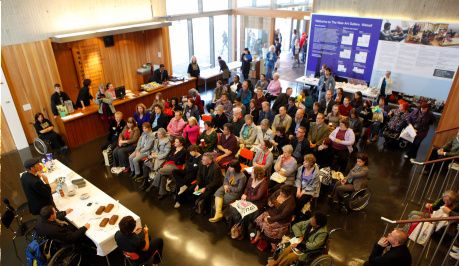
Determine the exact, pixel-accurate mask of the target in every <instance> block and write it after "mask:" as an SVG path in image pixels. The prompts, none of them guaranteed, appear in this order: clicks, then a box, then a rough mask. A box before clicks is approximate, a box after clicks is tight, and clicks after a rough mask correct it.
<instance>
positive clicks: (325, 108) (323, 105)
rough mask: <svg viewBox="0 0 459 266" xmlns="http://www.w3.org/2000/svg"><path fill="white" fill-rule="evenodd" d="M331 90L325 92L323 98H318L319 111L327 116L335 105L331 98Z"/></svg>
mask: <svg viewBox="0 0 459 266" xmlns="http://www.w3.org/2000/svg"><path fill="white" fill-rule="evenodd" d="M332 96H333V92H332V91H331V90H328V91H327V93H326V94H325V99H322V100H320V112H321V113H323V114H324V115H325V116H327V115H328V114H329V113H330V112H331V111H332V108H333V105H335V104H336V103H335V101H333V100H332Z"/></svg>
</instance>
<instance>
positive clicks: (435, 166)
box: [403, 156, 459, 205]
mask: <svg viewBox="0 0 459 266" xmlns="http://www.w3.org/2000/svg"><path fill="white" fill-rule="evenodd" d="M458 159H459V156H454V157H447V158H442V159H438V160H432V161H427V162H416V161H413V162H412V163H413V164H414V165H415V168H414V171H413V174H412V175H411V179H410V183H409V185H408V190H407V191H406V195H405V199H404V200H403V204H404V205H405V204H406V201H407V199H408V195H410V190H411V188H412V186H413V185H414V184H413V181H415V180H414V179H415V176H416V174H418V178H417V180H416V181H415V185H414V189H413V190H412V191H411V201H414V198H415V197H416V193H417V191H418V188H419V187H420V183H421V180H422V177H423V174H424V171H425V170H426V166H431V167H430V171H429V174H428V176H427V180H426V182H425V184H424V188H423V189H422V193H421V196H420V197H419V201H418V203H421V201H422V200H423V199H424V196H425V195H426V194H428V193H429V192H430V195H429V197H428V198H429V199H432V194H433V193H434V190H435V187H436V186H437V182H438V179H439V177H440V174H441V172H442V170H443V167H444V166H445V163H447V164H448V163H449V162H450V163H451V164H450V165H448V166H447V167H448V172H447V173H446V176H445V178H444V180H443V182H442V184H441V187H440V190H439V192H438V196H437V197H436V199H437V198H439V197H440V195H441V193H442V192H443V188H444V187H445V185H446V187H447V186H448V183H449V179H450V178H451V175H450V173H451V170H455V171H456V174H455V176H454V180H453V182H452V183H451V186H450V189H449V190H451V189H452V188H453V185H454V183H455V182H456V179H457V176H458V173H459V168H458V169H454V167H453V163H454V161H455V160H458ZM438 164H441V165H440V168H439V170H438V172H437V174H436V177H435V181H434V182H430V181H431V177H432V180H433V178H434V177H433V176H432V175H433V174H434V172H435V171H434V170H436V169H438ZM418 169H421V171H420V172H418ZM427 186H429V189H428V190H427V191H426V189H427Z"/></svg>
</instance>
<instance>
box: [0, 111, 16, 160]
mask: <svg viewBox="0 0 459 266" xmlns="http://www.w3.org/2000/svg"><path fill="white" fill-rule="evenodd" d="M1 111H2V116H1V119H2V120H1V122H0V132H1V135H0V147H1V154H4V153H7V152H10V151H14V150H16V144H15V143H14V139H13V135H12V134H11V131H10V127H9V126H8V123H7V122H6V118H5V114H4V113H3V109H1Z"/></svg>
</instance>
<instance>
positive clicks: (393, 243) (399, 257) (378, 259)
mask: <svg viewBox="0 0 459 266" xmlns="http://www.w3.org/2000/svg"><path fill="white" fill-rule="evenodd" d="M407 239H408V238H407V236H406V233H405V232H403V231H401V230H394V231H392V232H390V233H389V235H388V236H387V238H386V237H383V238H381V239H380V240H379V241H378V243H376V244H375V245H374V247H373V251H372V252H371V254H370V257H369V259H368V261H366V262H365V263H364V264H363V265H364V266H371V265H393V266H402V265H411V254H410V250H409V249H408V247H407V246H406V241H407ZM388 246H390V249H389V250H388V251H387V252H385V253H384V250H385V249H386V247H388Z"/></svg>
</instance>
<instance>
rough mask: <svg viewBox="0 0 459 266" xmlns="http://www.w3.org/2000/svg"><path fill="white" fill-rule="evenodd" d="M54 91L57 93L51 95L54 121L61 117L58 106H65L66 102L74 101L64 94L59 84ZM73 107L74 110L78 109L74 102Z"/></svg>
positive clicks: (55, 85)
mask: <svg viewBox="0 0 459 266" xmlns="http://www.w3.org/2000/svg"><path fill="white" fill-rule="evenodd" d="M54 90H55V91H56V92H55V93H53V95H51V111H52V112H53V114H54V119H56V118H57V117H58V116H59V112H58V111H57V107H56V106H58V105H64V102H65V101H69V100H70V101H72V100H71V99H70V97H69V96H68V95H67V93H65V92H63V91H62V90H61V85H59V84H57V83H56V84H54ZM72 105H73V108H74V109H77V107H76V105H75V104H74V103H73V101H72Z"/></svg>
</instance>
